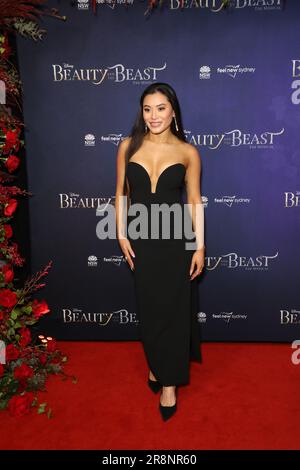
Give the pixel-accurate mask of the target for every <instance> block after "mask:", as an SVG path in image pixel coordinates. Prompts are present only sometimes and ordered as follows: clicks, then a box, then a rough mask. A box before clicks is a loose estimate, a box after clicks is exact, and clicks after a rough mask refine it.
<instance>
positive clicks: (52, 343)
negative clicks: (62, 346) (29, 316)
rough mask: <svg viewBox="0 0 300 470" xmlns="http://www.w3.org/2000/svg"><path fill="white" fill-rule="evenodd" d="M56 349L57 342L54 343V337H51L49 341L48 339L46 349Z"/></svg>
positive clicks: (52, 350) (50, 350)
mask: <svg viewBox="0 0 300 470" xmlns="http://www.w3.org/2000/svg"><path fill="white" fill-rule="evenodd" d="M56 349H57V344H56V341H55V339H52V340H51V341H48V343H47V350H48V351H49V352H54V351H56Z"/></svg>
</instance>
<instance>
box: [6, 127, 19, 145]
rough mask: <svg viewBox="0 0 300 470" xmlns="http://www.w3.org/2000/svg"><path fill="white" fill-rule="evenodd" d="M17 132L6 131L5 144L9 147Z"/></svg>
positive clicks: (12, 143)
mask: <svg viewBox="0 0 300 470" xmlns="http://www.w3.org/2000/svg"><path fill="white" fill-rule="evenodd" d="M17 139H18V134H17V132H16V131H7V133H6V144H8V145H9V146H10V147H12V146H14V145H15V144H16V142H17Z"/></svg>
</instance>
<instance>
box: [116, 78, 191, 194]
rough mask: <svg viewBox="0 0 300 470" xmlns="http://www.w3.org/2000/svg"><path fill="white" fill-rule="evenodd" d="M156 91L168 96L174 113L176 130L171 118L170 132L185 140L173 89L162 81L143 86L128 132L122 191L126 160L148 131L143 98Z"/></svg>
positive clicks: (140, 143) (135, 150) (136, 148)
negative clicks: (135, 114) (132, 122)
mask: <svg viewBox="0 0 300 470" xmlns="http://www.w3.org/2000/svg"><path fill="white" fill-rule="evenodd" d="M158 91H159V92H160V93H162V94H163V95H165V96H166V97H167V98H168V100H169V101H170V103H171V106H172V108H173V110H174V113H175V118H176V122H177V127H178V131H177V130H176V127H175V120H174V119H172V122H171V127H170V129H171V132H172V133H173V134H174V135H176V137H178V139H180V140H182V141H184V142H186V137H185V134H184V131H183V126H182V119H181V111H180V106H179V102H178V98H177V95H176V93H175V90H174V89H173V88H172V87H171V85H169V84H168V83H163V82H155V83H152V84H151V85H149V86H148V87H147V88H145V90H144V91H143V93H142V95H141V97H140V108H139V111H138V114H137V117H136V119H135V122H134V124H133V126H132V128H131V132H130V134H129V137H131V140H130V144H129V146H128V148H127V151H126V155H125V157H126V167H125V181H124V193H126V170H127V165H128V162H129V160H130V158H131V157H132V155H133V154H134V153H136V152H137V150H138V149H139V148H140V147H141V145H142V143H143V140H144V137H145V135H146V134H147V132H149V129H148V128H147V130H146V131H145V121H144V118H143V102H144V98H145V96H146V95H151V94H153V93H156V92H158Z"/></svg>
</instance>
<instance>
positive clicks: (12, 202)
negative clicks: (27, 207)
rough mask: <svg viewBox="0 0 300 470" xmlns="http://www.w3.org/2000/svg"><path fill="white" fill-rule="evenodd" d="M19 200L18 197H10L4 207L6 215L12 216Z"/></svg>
mask: <svg viewBox="0 0 300 470" xmlns="http://www.w3.org/2000/svg"><path fill="white" fill-rule="evenodd" d="M17 205H18V201H17V200H16V199H10V200H9V201H8V203H7V204H6V205H5V208H4V215H6V216H7V217H10V216H11V215H12V214H13V213H14V212H15V210H16V208H17Z"/></svg>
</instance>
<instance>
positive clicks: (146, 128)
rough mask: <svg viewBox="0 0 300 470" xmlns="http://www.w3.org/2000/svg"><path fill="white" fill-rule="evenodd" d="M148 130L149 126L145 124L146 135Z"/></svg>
mask: <svg viewBox="0 0 300 470" xmlns="http://www.w3.org/2000/svg"><path fill="white" fill-rule="evenodd" d="M147 130H148V127H147V124H145V134H146V132H147Z"/></svg>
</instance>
